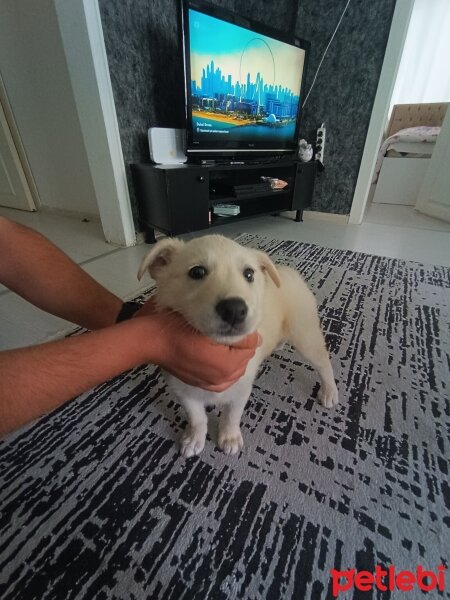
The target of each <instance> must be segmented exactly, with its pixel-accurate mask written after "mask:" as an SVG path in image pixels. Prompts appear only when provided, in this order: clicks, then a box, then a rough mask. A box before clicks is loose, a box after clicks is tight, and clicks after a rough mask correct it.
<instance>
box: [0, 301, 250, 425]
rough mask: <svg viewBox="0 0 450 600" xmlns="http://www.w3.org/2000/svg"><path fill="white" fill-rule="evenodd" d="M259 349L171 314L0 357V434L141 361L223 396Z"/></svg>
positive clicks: (144, 317)
mask: <svg viewBox="0 0 450 600" xmlns="http://www.w3.org/2000/svg"><path fill="white" fill-rule="evenodd" d="M257 344H258V336H257V334H256V333H255V334H252V335H251V336H249V337H248V338H246V339H245V340H243V341H242V342H241V343H240V344H239V345H238V346H236V347H229V346H222V345H219V344H217V343H215V342H213V341H212V340H210V339H209V338H206V337H204V336H202V335H201V334H199V333H197V332H194V331H193V330H192V329H191V328H190V327H189V326H187V324H186V323H185V321H184V320H183V319H182V318H181V317H180V316H179V315H177V314H166V313H164V314H149V315H148V316H142V317H140V318H134V319H130V320H129V321H125V322H123V323H119V324H117V325H114V326H111V327H105V328H103V329H101V330H98V331H94V332H92V333H88V334H83V335H79V336H75V337H71V338H65V339H62V340H57V341H54V342H48V343H45V344H40V345H38V346H33V347H29V348H20V349H15V350H8V351H4V352H0V435H4V434H6V433H7V432H10V431H12V430H14V429H16V428H18V427H20V426H21V425H24V424H25V423H27V422H29V421H31V420H33V419H35V418H37V417H38V416H40V415H42V414H44V413H46V412H49V411H51V410H53V409H55V408H57V407H58V406H60V405H62V404H64V403H65V402H67V401H68V400H70V399H72V398H74V397H75V396H77V395H79V394H81V393H82V392H85V391H87V390H89V389H91V388H92V387H94V386H95V385H98V384H100V383H102V382H104V381H107V380H108V379H110V378H111V377H114V376H115V375H118V374H120V373H122V372H124V371H126V370H128V369H131V368H133V367H135V366H138V365H140V364H143V363H155V364H158V365H160V366H162V367H164V368H165V369H167V370H168V371H170V372H171V373H173V374H174V375H176V376H177V377H179V378H180V379H182V380H183V381H186V382H187V383H190V384H191V385H198V386H200V387H204V388H206V389H209V390H211V391H222V390H224V389H226V388H227V387H229V385H231V384H232V383H233V382H234V381H236V380H237V379H238V378H239V377H240V376H241V375H243V373H244V372H245V369H246V366H247V362H248V360H250V358H251V357H252V356H253V355H254V353H255V350H256V346H257Z"/></svg>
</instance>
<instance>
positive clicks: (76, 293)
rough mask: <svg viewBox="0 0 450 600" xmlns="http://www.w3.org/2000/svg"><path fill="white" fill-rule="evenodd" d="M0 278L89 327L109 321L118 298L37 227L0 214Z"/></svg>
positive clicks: (24, 295)
mask: <svg viewBox="0 0 450 600" xmlns="http://www.w3.org/2000/svg"><path fill="white" fill-rule="evenodd" d="M0 283H2V284H4V285H5V286H6V287H7V288H9V289H11V290H12V291H14V292H16V294H18V295H19V296H22V298H25V299H26V300H28V301H29V302H31V303H32V304H34V305H35V306H37V307H39V308H41V309H42V310H45V311H46V312H48V313H51V314H52V315H56V316H58V317H61V318H62V319H66V320H67V321H70V322H71V323H76V324H77V325H81V326H82V327H87V328H88V329H100V328H101V327H107V326H108V325H112V324H113V323H114V322H115V320H116V317H117V315H118V313H119V311H120V309H121V306H122V301H121V300H120V299H119V298H117V297H116V296H115V295H114V294H112V293H111V292H109V291H108V290H106V289H105V288H104V287H103V286H101V285H100V284H99V283H98V282H97V281H95V280H94V279H93V278H92V277H91V276H90V275H88V274H87V273H86V272H85V271H83V269H82V268H81V267H80V266H79V265H77V264H76V263H74V262H73V261H72V260H71V259H70V258H69V257H68V256H67V255H66V254H64V252H62V251H61V250H60V249H59V248H57V247H56V246H55V245H54V244H52V242H50V241H49V240H47V239H46V238H45V237H43V236H42V235H41V234H40V233H38V232H37V231H34V230H32V229H30V228H28V227H25V226H23V225H19V224H18V223H14V222H13V221H9V220H8V219H4V218H2V217H0Z"/></svg>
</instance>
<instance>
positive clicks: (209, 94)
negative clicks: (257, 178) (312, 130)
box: [189, 9, 305, 144]
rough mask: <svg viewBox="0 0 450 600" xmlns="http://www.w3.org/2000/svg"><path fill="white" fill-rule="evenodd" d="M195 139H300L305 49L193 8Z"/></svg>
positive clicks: (191, 33)
mask: <svg viewBox="0 0 450 600" xmlns="http://www.w3.org/2000/svg"><path fill="white" fill-rule="evenodd" d="M189 31H190V39H189V42H190V68H191V82H190V83H191V90H190V91H191V110H192V115H191V116H192V126H193V141H194V143H201V141H203V140H206V139H211V137H213V138H214V140H218V139H221V138H222V139H223V137H224V136H226V139H227V141H233V142H239V141H242V142H247V143H250V142H252V141H253V142H258V143H261V142H262V143H264V142H270V143H271V144H276V143H280V144H286V143H288V142H292V141H293V140H294V135H295V127H296V119H297V114H298V105H299V101H300V96H299V93H300V87H301V81H302V73H303V66H304V59H305V52H304V50H303V49H301V48H298V47H296V46H291V45H290V44H286V43H284V42H281V41H278V40H275V39H273V38H270V37H267V36H264V35H261V34H257V33H255V32H252V31H251V30H248V29H245V28H243V27H239V26H237V25H234V24H231V23H228V22H226V21H222V20H221V19H216V18H214V17H211V16H209V15H205V14H203V13H201V12H198V11H195V10H193V9H190V10H189Z"/></svg>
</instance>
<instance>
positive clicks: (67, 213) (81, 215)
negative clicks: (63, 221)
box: [38, 204, 100, 222]
mask: <svg viewBox="0 0 450 600" xmlns="http://www.w3.org/2000/svg"><path fill="white" fill-rule="evenodd" d="M38 212H42V213H46V214H48V215H59V216H60V217H71V218H72V219H87V220H88V221H97V222H99V221H100V215H99V214H98V213H97V214H94V213H88V212H81V211H80V212H79V211H77V210H68V209H65V208H56V207H54V206H46V205H45V204H41V205H40V206H39V209H38Z"/></svg>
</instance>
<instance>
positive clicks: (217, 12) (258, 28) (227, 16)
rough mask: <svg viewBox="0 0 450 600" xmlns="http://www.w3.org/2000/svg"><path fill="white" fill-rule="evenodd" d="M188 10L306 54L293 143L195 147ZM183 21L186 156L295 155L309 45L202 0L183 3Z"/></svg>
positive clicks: (216, 143) (214, 142)
mask: <svg viewBox="0 0 450 600" xmlns="http://www.w3.org/2000/svg"><path fill="white" fill-rule="evenodd" d="M189 9H192V10H196V11H198V12H202V13H203V14H206V15H208V16H211V17H215V18H217V19H221V20H223V21H226V22H228V23H231V24H232V25H237V26H239V27H243V28H245V29H249V30H250V31H252V32H254V33H257V34H260V35H265V36H267V37H271V38H273V39H275V40H278V41H280V42H284V43H286V44H289V45H291V46H296V47H297V48H301V49H302V50H304V51H305V59H304V63H303V73H302V81H301V86H300V101H299V103H298V110H297V116H296V124H295V134H294V139H293V141H292V144H289V146H287V145H286V146H285V147H283V148H279V147H278V146H279V144H278V143H273V144H271V143H268V142H259V143H258V142H256V141H255V143H252V144H250V143H244V142H225V143H224V140H223V138H222V139H220V140H217V139H211V141H210V142H209V143H208V142H206V141H202V142H201V144H198V143H196V144H194V136H193V126H192V94H191V62H190V47H189V12H188V11H189ZM181 20H182V28H181V29H182V36H183V40H182V45H183V63H184V88H185V89H184V94H185V102H184V104H185V116H186V153H187V155H188V157H189V156H197V157H200V156H202V155H204V156H208V155H216V156H217V155H220V154H223V155H226V156H230V155H231V156H232V155H239V156H242V155H243V154H248V155H251V154H255V153H259V154H260V155H262V154H266V155H270V154H272V155H275V154H292V153H293V152H295V151H296V149H297V139H298V135H299V129H300V122H301V116H302V101H303V97H304V93H305V84H306V73H307V66H308V59H309V51H310V43H309V42H308V41H306V40H304V39H302V38H299V37H297V36H294V35H290V34H285V33H284V32H282V31H278V30H276V29H273V28H271V27H267V26H266V25H264V24H262V23H259V22H258V21H255V20H254V19H248V18H247V17H242V16H240V15H238V14H235V13H233V12H231V11H229V10H227V9H225V8H221V7H216V6H212V5H211V4H209V3H207V2H203V1H202V0H181Z"/></svg>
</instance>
